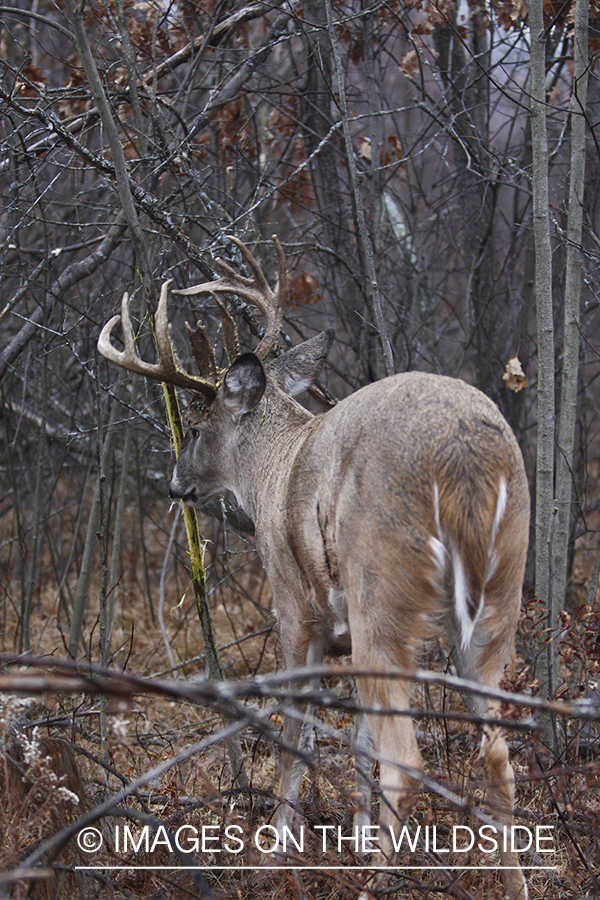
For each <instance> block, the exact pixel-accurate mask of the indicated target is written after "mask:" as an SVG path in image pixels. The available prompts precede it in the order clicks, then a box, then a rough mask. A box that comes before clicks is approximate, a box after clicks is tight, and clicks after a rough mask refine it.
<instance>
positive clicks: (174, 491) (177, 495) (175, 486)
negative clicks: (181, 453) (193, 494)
mask: <svg viewBox="0 0 600 900" xmlns="http://www.w3.org/2000/svg"><path fill="white" fill-rule="evenodd" d="M185 493H186V492H185V490H182V486H181V484H180V483H179V482H178V480H177V473H176V472H173V475H172V477H171V482H170V484H169V497H170V498H171V500H181V499H183V497H184V496H185Z"/></svg>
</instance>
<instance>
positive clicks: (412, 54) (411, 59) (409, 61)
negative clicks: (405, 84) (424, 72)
mask: <svg viewBox="0 0 600 900" xmlns="http://www.w3.org/2000/svg"><path fill="white" fill-rule="evenodd" d="M418 67H419V64H418V62H417V51H416V50H409V51H408V53H407V54H406V56H403V57H402V62H401V63H400V71H402V72H404V74H405V75H406V77H407V78H412V77H413V75H414V74H415V72H416V71H417V69H418Z"/></svg>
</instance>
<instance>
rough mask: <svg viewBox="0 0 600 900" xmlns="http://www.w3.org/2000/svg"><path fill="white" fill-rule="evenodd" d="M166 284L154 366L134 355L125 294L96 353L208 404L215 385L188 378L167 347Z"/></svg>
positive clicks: (160, 310)
mask: <svg viewBox="0 0 600 900" xmlns="http://www.w3.org/2000/svg"><path fill="white" fill-rule="evenodd" d="M170 283H171V282H170V281H166V282H165V283H164V284H163V286H162V288H161V291H160V300H159V303H158V309H157V310H156V317H155V325H156V346H157V352H158V363H148V362H144V361H143V360H142V359H140V357H139V356H138V354H137V351H136V349H135V340H134V337H133V330H132V328H131V320H130V318H129V294H128V293H127V292H125V293H124V294H123V298H122V300H121V315H120V316H113V317H112V319H110V320H109V321H108V322H107V323H106V325H105V326H104V328H103V329H102V331H101V332H100V337H99V338H98V350H99V352H100V353H101V354H102V355H103V356H105V357H106V359H108V360H110V362H113V363H115V364H116V365H117V366H121V368H123V369H128V370H129V371H130V372H137V373H138V374H139V375H144V376H145V377H146V378H154V379H155V380H156V381H164V382H166V383H167V384H173V385H175V387H181V388H185V389H186V390H188V391H196V392H199V393H201V394H204V396H205V397H207V398H208V399H209V400H213V399H214V398H215V396H216V389H215V385H213V384H210V383H209V382H208V381H205V380H204V379H203V378H197V377H195V376H194V375H188V373H187V372H183V371H182V370H181V369H179V368H178V366H177V364H176V362H175V357H174V355H173V347H172V346H171V340H170V338H169V333H168V316H167V296H168V290H169V285H170ZM117 322H121V327H122V330H123V343H124V345H125V349H124V350H117V348H116V347H115V346H113V344H112V342H111V339H110V338H111V334H112V331H113V329H114V327H115V325H116V324H117Z"/></svg>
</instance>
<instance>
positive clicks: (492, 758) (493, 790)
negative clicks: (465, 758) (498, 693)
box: [463, 629, 527, 900]
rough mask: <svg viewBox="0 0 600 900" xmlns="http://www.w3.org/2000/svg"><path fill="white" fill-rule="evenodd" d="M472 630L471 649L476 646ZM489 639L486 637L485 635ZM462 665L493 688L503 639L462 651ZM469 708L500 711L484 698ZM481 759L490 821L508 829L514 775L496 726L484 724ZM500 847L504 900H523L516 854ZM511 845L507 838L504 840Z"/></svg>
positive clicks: (523, 884) (501, 670) (501, 663)
mask: <svg viewBox="0 0 600 900" xmlns="http://www.w3.org/2000/svg"><path fill="white" fill-rule="evenodd" d="M478 631H479V629H476V631H475V634H474V636H473V637H474V639H473V646H474V647H477V636H478V635H477V632H478ZM488 638H489V634H488ZM463 657H464V662H465V664H466V669H465V677H466V678H469V679H470V680H473V681H477V682H479V684H481V685H482V686H484V687H489V688H493V689H495V688H497V687H498V685H499V684H500V680H501V678H502V675H503V673H504V667H505V659H506V638H505V637H504V636H503V637H502V638H501V639H499V640H497V641H491V642H490V643H488V644H487V646H484V647H483V650H481V651H480V652H478V653H475V652H474V651H473V650H471V651H470V652H469V650H467V651H463ZM473 705H474V708H475V712H476V713H477V714H478V715H481V716H486V717H489V718H494V719H497V718H500V715H501V709H500V704H499V703H498V702H497V701H494V700H490V699H487V698H485V697H474V698H473ZM481 757H482V759H483V761H484V764H485V768H486V773H487V779H488V783H487V803H488V806H489V808H490V811H491V813H492V816H493V817H494V819H495V820H496V821H497V822H498V823H499V825H501V826H505V827H506V828H509V829H510V826H512V825H513V824H514V803H515V776H514V772H513V768H512V766H511V764H510V760H509V753H508V746H507V743H506V740H505V738H504V735H503V733H502V730H501V729H500V728H499V727H498V726H494V725H485V726H484V728H483V740H482V745H481ZM498 843H499V845H500V860H501V864H502V866H503V870H502V880H503V883H504V890H505V895H506V897H507V898H508V900H527V883H526V881H525V878H524V876H523V872H522V870H521V867H520V865H519V854H518V853H515V852H512V851H511V850H510V849H508V850H504V849H503V847H504V841H503V840H499V841H498ZM507 846H508V847H510V846H511V838H510V836H509V839H508V845H507Z"/></svg>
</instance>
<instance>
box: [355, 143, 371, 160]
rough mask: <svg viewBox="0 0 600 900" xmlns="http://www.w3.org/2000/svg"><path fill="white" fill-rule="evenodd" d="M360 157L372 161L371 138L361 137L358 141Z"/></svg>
mask: <svg viewBox="0 0 600 900" xmlns="http://www.w3.org/2000/svg"><path fill="white" fill-rule="evenodd" d="M358 155H359V156H360V158H361V159H368V160H369V162H370V161H371V138H368V137H360V138H359V139H358Z"/></svg>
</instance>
